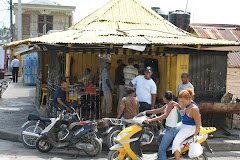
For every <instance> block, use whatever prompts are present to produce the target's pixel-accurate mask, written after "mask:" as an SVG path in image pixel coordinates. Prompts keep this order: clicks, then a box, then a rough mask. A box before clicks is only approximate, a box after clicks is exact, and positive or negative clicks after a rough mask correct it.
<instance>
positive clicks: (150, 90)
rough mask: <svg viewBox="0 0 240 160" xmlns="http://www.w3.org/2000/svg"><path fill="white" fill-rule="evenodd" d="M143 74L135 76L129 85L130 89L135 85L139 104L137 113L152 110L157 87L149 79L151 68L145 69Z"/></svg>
mask: <svg viewBox="0 0 240 160" xmlns="http://www.w3.org/2000/svg"><path fill="white" fill-rule="evenodd" d="M144 74H145V75H140V76H137V77H136V78H134V79H133V80H132V81H131V82H130V84H129V86H130V87H132V86H133V85H136V95H137V99H138V101H139V104H140V108H139V112H143V111H145V110H150V109H153V108H154V105H155V101H156V94H157V86H156V84H155V82H154V81H153V80H152V79H151V76H152V74H153V72H152V68H151V67H147V68H146V69H145V71H144Z"/></svg>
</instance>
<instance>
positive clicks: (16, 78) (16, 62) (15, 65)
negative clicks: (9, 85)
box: [11, 56, 20, 83]
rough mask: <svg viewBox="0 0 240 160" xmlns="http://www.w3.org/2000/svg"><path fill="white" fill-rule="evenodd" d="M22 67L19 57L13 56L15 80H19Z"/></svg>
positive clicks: (12, 64) (12, 63) (13, 75)
mask: <svg viewBox="0 0 240 160" xmlns="http://www.w3.org/2000/svg"><path fill="white" fill-rule="evenodd" d="M19 67H20V62H19V60H18V59H17V57H16V56H13V60H12V62H11V68H12V77H13V82H16V83H17V82H18V70H19Z"/></svg>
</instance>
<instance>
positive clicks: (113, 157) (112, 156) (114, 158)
mask: <svg viewBox="0 0 240 160" xmlns="http://www.w3.org/2000/svg"><path fill="white" fill-rule="evenodd" d="M118 154H119V151H110V152H109V153H108V160H118Z"/></svg>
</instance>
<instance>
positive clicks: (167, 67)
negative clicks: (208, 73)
mask: <svg viewBox="0 0 240 160" xmlns="http://www.w3.org/2000/svg"><path fill="white" fill-rule="evenodd" d="M158 62H159V65H158V67H159V73H160V74H159V75H160V87H159V90H158V96H160V97H162V93H163V92H164V91H166V90H171V91H172V92H173V93H174V95H175V96H177V93H178V92H177V86H178V83H180V82H181V74H182V72H188V66H189V55H187V54H186V55H185V54H178V55H177V54H165V55H164V56H163V55H160V56H159V57H158Z"/></svg>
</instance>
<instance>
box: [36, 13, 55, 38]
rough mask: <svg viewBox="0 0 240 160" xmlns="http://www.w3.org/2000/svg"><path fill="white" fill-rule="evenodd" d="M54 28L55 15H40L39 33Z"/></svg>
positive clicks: (44, 32)
mask: <svg viewBox="0 0 240 160" xmlns="http://www.w3.org/2000/svg"><path fill="white" fill-rule="evenodd" d="M52 29H53V16H46V15H38V34H42V35H43V34H46V33H47V32H48V31H49V30H52Z"/></svg>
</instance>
